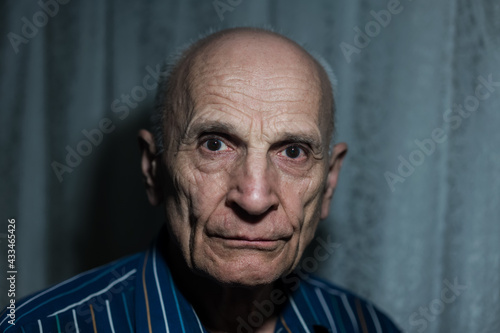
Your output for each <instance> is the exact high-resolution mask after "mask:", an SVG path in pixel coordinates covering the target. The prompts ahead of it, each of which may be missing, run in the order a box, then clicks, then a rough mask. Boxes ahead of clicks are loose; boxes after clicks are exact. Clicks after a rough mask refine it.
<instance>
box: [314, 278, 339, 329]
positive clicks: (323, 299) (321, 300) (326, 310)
mask: <svg viewBox="0 0 500 333" xmlns="http://www.w3.org/2000/svg"><path fill="white" fill-rule="evenodd" d="M314 290H315V291H316V295H317V296H318V299H319V302H320V303H321V307H322V308H323V311H325V314H326V317H327V318H328V322H329V323H330V327H331V328H332V332H333V333H337V328H336V327H335V324H334V322H333V318H332V314H331V312H330V310H329V309H328V306H327V305H326V301H325V298H324V297H323V294H322V293H321V290H320V289H319V288H314Z"/></svg>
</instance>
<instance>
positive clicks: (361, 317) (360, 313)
mask: <svg viewBox="0 0 500 333" xmlns="http://www.w3.org/2000/svg"><path fill="white" fill-rule="evenodd" d="M356 311H357V312H358V317H359V321H360V323H361V329H362V330H363V333H368V328H367V327H366V321H365V316H364V315H363V309H361V303H360V301H359V299H357V298H356Z"/></svg>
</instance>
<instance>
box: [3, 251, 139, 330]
mask: <svg viewBox="0 0 500 333" xmlns="http://www.w3.org/2000/svg"><path fill="white" fill-rule="evenodd" d="M142 256H143V254H141V253H138V254H135V255H132V256H129V257H125V258H123V259H120V260H117V261H114V262H112V263H109V264H106V265H104V266H101V267H97V268H94V269H92V270H90V271H87V272H84V273H81V274H79V275H76V276H74V277H73V278H70V279H68V280H66V281H63V282H61V283H59V284H57V285H55V286H52V287H50V288H47V289H45V290H42V291H39V292H37V293H35V294H33V295H30V296H28V297H25V298H24V299H21V300H19V301H16V303H15V304H14V305H15V307H13V308H12V305H9V306H10V307H11V308H9V307H7V308H5V309H4V310H3V311H2V312H1V316H0V332H2V333H6V332H7V333H13V332H44V331H45V332H52V331H54V332H57V331H68V328H69V329H70V331H74V330H75V328H76V331H78V328H80V330H81V329H82V327H85V326H86V325H88V324H90V325H92V324H95V321H96V319H99V318H100V316H99V314H100V313H101V312H106V310H108V311H109V310H110V304H112V303H110V302H113V299H114V300H115V301H116V300H117V299H118V300H120V299H122V298H123V301H125V302H126V299H127V298H130V297H132V296H131V295H133V289H134V288H135V283H134V282H133V281H134V280H135V278H136V275H137V267H138V263H139V261H140V258H141V257H142ZM131 303H132V302H131ZM132 304H133V303H132ZM111 307H112V306H111ZM127 310H128V309H127V307H125V311H127ZM91 321H93V322H91ZM89 322H90V323H89ZM13 324H14V325H13ZM69 326H72V327H71V328H70V327H69Z"/></svg>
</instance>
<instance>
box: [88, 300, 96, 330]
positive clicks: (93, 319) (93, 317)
mask: <svg viewBox="0 0 500 333" xmlns="http://www.w3.org/2000/svg"><path fill="white" fill-rule="evenodd" d="M89 308H90V314H91V315H92V326H94V333H97V327H96V325H95V316H94V308H93V307H92V304H89Z"/></svg>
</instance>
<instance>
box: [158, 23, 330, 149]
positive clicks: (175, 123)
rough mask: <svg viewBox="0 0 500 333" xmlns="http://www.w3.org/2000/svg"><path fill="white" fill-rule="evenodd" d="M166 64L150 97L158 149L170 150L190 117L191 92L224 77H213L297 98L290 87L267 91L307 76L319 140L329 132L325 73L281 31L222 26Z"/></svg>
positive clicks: (195, 93) (197, 93)
mask: <svg viewBox="0 0 500 333" xmlns="http://www.w3.org/2000/svg"><path fill="white" fill-rule="evenodd" d="M167 67H168V68H166V71H165V73H164V75H163V78H162V79H163V80H162V82H160V85H159V90H158V95H157V102H156V107H157V111H156V112H157V114H156V117H155V118H156V119H155V122H156V123H157V124H156V125H157V128H156V129H155V136H156V143H157V146H158V148H159V149H160V151H161V150H163V147H165V148H166V149H167V151H170V152H173V151H176V148H177V147H178V145H179V143H180V142H181V140H182V138H183V134H184V133H185V132H186V130H187V126H188V124H189V122H190V120H191V119H192V117H193V111H194V110H195V107H196V105H195V104H196V98H197V97H200V95H202V94H204V93H205V90H206V87H209V86H211V85H212V86H217V87H219V88H221V85H218V84H219V83H222V87H224V85H225V84H226V83H227V82H218V81H220V79H221V78H222V77H224V79H223V80H226V81H228V80H231V78H232V83H236V85H237V86H239V90H241V91H240V93H241V94H244V91H245V90H246V89H247V88H248V87H254V88H256V89H260V94H264V95H266V94H267V95H268V96H267V98H268V100H269V101H271V100H273V98H275V99H277V100H280V98H281V99H282V100H286V99H287V98H288V99H289V100H293V99H300V98H301V96H300V95H296V96H293V89H294V87H290V88H291V89H289V95H290V96H271V95H272V94H273V91H275V92H276V94H278V93H279V94H281V95H283V91H282V90H281V91H280V89H276V88H279V86H280V85H281V86H286V85H287V82H286V81H287V79H288V78H289V77H290V76H291V77H293V79H296V80H302V81H304V82H307V85H308V86H309V87H310V88H309V89H310V90H311V91H312V92H313V94H316V95H317V96H318V105H317V107H318V119H317V120H318V123H319V124H320V127H321V129H322V130H323V131H324V133H325V140H326V141H327V142H328V143H329V142H330V140H331V138H332V136H333V131H334V122H333V119H334V100H333V94H332V86H331V83H330V80H329V78H328V74H327V73H326V71H325V69H324V68H323V67H322V65H321V64H319V62H318V61H317V60H316V59H314V58H313V57H312V56H311V55H310V54H309V53H308V52H307V51H305V50H304V49H303V48H302V47H301V46H299V45H298V44H297V43H295V42H294V41H292V40H290V39H288V38H286V37H284V36H282V35H279V34H277V33H274V32H271V31H267V30H263V29H256V28H234V29H227V30H222V31H219V32H216V33H213V34H210V35H208V36H206V37H204V38H202V39H200V40H198V41H197V42H195V43H194V44H191V45H190V46H189V47H187V48H186V49H185V50H184V51H183V52H182V53H181V54H179V55H177V56H176V57H175V58H174V59H173V61H172V63H171V64H168V65H167ZM245 72H246V73H247V74H251V75H249V76H245V79H243V80H242V77H241V76H240V77H238V75H237V74H238V73H240V74H244V73H245ZM233 73H234V74H235V75H234V76H232V74H233ZM266 78H269V79H270V80H269V82H268V83H266ZM271 78H272V79H273V80H271ZM229 84H231V83H229ZM221 93H222V91H221ZM264 99H266V98H264ZM271 109H272V107H271ZM269 111H273V110H269ZM277 111H278V110H274V112H277Z"/></svg>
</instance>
